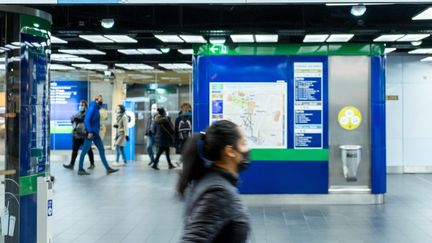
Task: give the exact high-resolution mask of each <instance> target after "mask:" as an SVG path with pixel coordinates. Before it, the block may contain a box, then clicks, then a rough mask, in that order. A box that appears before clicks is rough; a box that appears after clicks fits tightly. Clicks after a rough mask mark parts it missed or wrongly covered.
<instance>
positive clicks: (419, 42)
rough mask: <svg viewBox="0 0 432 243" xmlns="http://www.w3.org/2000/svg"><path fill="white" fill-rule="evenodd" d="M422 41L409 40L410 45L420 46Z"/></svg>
mask: <svg viewBox="0 0 432 243" xmlns="http://www.w3.org/2000/svg"><path fill="white" fill-rule="evenodd" d="M422 43H423V41H413V42H411V45H413V46H421V44H422Z"/></svg>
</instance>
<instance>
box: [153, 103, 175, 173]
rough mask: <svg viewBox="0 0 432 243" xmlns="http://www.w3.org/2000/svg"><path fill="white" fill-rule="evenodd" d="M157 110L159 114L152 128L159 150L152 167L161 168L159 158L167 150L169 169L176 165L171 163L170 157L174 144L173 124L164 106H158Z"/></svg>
mask: <svg viewBox="0 0 432 243" xmlns="http://www.w3.org/2000/svg"><path fill="white" fill-rule="evenodd" d="M157 111H158V114H157V115H156V117H155V119H154V122H153V129H152V130H153V133H154V134H155V143H156V147H157V148H158V152H157V155H156V158H155V161H154V163H153V166H152V168H153V169H155V170H159V167H158V163H159V158H160V156H161V155H162V153H163V152H165V156H166V159H167V162H168V167H169V169H174V168H175V166H174V165H173V164H172V163H171V159H170V147H171V146H173V145H174V128H173V124H172V122H171V119H170V118H169V117H168V116H167V113H166V111H165V109H164V108H158V109H157Z"/></svg>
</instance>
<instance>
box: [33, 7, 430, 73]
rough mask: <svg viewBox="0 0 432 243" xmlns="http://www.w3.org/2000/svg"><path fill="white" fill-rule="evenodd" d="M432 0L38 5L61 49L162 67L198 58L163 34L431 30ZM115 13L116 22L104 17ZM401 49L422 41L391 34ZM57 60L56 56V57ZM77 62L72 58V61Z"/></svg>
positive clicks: (283, 38)
mask: <svg viewBox="0 0 432 243" xmlns="http://www.w3.org/2000/svg"><path fill="white" fill-rule="evenodd" d="M431 6H432V5H427V4H381V5H379V4H378V5H375V4H373V5H366V8H367V11H366V13H365V14H364V15H363V16H360V17H356V16H353V15H352V14H351V13H350V10H351V8H352V6H341V5H337V6H328V5H325V4H306V5H293V4H290V5H287V4H275V5H70V6H59V5H56V6H49V5H36V6H32V7H35V8H38V9H42V10H44V11H46V12H49V13H51V14H52V16H53V30H52V35H53V36H55V37H58V38H61V39H63V40H65V41H67V44H66V43H65V44H53V45H52V47H53V49H52V52H53V53H58V50H59V49H97V50H100V51H103V52H104V53H106V54H105V55H85V58H88V59H89V60H91V63H101V64H105V65H108V66H109V67H110V68H112V67H114V66H115V64H118V63H143V64H147V65H150V66H152V67H154V68H157V69H163V68H162V67H160V66H158V65H159V64H160V63H189V64H190V63H191V60H192V56H191V55H184V54H181V53H180V52H178V51H177V50H178V49H190V48H191V47H192V44H191V43H165V42H163V41H161V40H159V39H157V38H155V35H157V34H175V35H200V36H203V37H204V39H205V40H206V41H208V40H209V39H210V38H211V37H225V39H226V41H227V42H226V43H227V44H230V43H232V40H231V38H230V35H232V34H277V35H278V43H303V40H304V37H305V35H307V34H354V37H353V38H352V39H351V40H350V41H349V43H372V42H373V41H374V39H376V38H377V37H379V36H380V35H382V34H432V20H420V21H418V20H417V21H415V20H412V18H413V17H414V16H416V15H417V14H419V13H421V12H422V11H424V10H425V9H427V8H429V7H431ZM106 18H109V19H111V18H112V19H114V21H115V24H114V26H113V27H112V28H110V29H105V28H103V27H102V26H101V20H102V19H106ZM80 35H128V36H129V37H132V38H133V39H135V40H136V41H137V42H136V43H115V42H114V43H92V42H90V41H88V40H85V39H82V38H80V37H79V36H80ZM386 43H387V46H388V47H394V48H397V52H405V53H406V52H408V51H411V50H414V49H416V48H418V47H415V46H413V45H412V43H411V42H397V41H394V42H386ZM420 47H421V48H431V47H432V37H427V38H425V39H423V40H422V43H421V45H420ZM152 48H156V49H158V50H160V49H161V48H169V49H170V50H169V52H167V53H163V54H159V55H152V54H150V55H126V54H123V53H120V52H119V51H118V50H121V49H152ZM54 62H55V61H54ZM65 64H67V65H70V63H65Z"/></svg>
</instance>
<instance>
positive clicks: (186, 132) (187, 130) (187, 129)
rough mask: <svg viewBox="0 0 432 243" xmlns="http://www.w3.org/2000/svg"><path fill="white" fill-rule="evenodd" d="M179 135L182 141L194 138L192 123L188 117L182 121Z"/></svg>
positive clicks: (179, 126)
mask: <svg viewBox="0 0 432 243" xmlns="http://www.w3.org/2000/svg"><path fill="white" fill-rule="evenodd" d="M178 133H179V138H180V140H186V139H188V138H189V137H191V136H192V122H191V120H190V119H189V118H188V117H184V118H182V119H181V120H180V122H179V125H178Z"/></svg>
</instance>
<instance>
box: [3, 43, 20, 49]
mask: <svg viewBox="0 0 432 243" xmlns="http://www.w3.org/2000/svg"><path fill="white" fill-rule="evenodd" d="M5 47H6V48H8V49H10V50H15V49H20V48H21V47H20V46H16V45H11V44H7V45H5Z"/></svg>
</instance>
